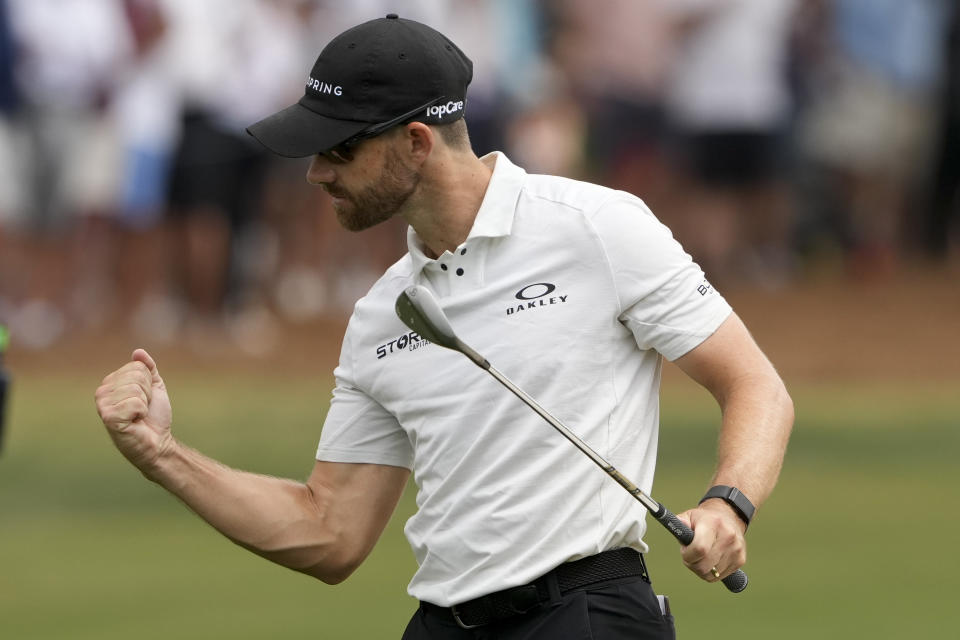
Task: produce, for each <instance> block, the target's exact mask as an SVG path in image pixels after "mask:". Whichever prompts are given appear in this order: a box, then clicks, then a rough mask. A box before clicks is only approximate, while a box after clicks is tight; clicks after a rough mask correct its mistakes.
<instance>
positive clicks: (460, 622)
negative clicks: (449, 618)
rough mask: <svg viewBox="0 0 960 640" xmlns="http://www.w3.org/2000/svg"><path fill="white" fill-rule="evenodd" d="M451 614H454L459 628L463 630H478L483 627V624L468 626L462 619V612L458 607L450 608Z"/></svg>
mask: <svg viewBox="0 0 960 640" xmlns="http://www.w3.org/2000/svg"><path fill="white" fill-rule="evenodd" d="M450 612H451V613H452V614H453V619H454V621H456V623H457V626H458V627H460V628H461V629H476V628H478V627H482V626H483V625H482V624H467V623H466V622H464V621H463V620H462V619H461V618H460V610H459V609H458V608H457V605H453V606H452V607H450Z"/></svg>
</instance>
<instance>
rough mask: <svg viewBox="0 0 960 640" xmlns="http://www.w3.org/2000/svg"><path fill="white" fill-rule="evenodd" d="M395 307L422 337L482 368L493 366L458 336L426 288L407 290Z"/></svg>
mask: <svg viewBox="0 0 960 640" xmlns="http://www.w3.org/2000/svg"><path fill="white" fill-rule="evenodd" d="M394 308H395V310H396V312H397V316H398V317H399V318H400V320H402V321H403V324H405V325H407V326H408V327H410V328H411V329H412V330H414V331H416V332H417V333H418V334H420V337H421V338H426V339H427V340H429V341H430V342H432V343H434V344H438V345H440V346H441V347H446V348H447V349H453V350H454V351H459V352H460V353H462V354H463V355H465V356H467V357H468V358H470V359H471V360H473V362H474V363H475V364H476V365H477V366H479V367H481V368H484V369H488V368H489V367H490V363H489V362H487V360H486V359H485V358H484V357H483V356H481V355H480V354H479V353H477V352H476V351H474V350H473V349H471V348H470V347H469V346H467V345H466V344H465V343H464V342H463V341H462V340H460V339H459V338H458V337H457V334H455V333H454V332H453V327H452V326H450V321H449V320H448V319H447V315H446V314H445V313H444V312H443V309H441V308H440V303H439V302H437V299H436V298H434V297H433V294H432V293H430V290H429V289H427V288H426V287H423V286H421V285H418V284H415V285H412V286H409V287H407V288H406V289H404V290H403V292H401V293H400V295H399V296H397V303H396V305H395V306H394Z"/></svg>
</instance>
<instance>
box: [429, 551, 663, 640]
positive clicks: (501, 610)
mask: <svg viewBox="0 0 960 640" xmlns="http://www.w3.org/2000/svg"><path fill="white" fill-rule="evenodd" d="M636 576H640V577H642V578H643V579H644V580H645V581H647V582H650V577H649V575H648V574H647V566H646V564H644V562H643V554H641V553H640V552H638V551H637V550H635V549H630V548H627V547H624V548H622V549H613V550H612V551H604V552H603V553H598V554H597V555H595V556H589V557H586V558H581V559H580V560H574V561H573V562H567V563H564V564H562V565H560V566H559V567H557V568H556V569H553V570H552V571H550V572H548V573H546V574H545V575H543V576H541V577H539V578H537V579H536V580H534V581H533V582H531V583H530V584H525V585H523V586H519V587H512V588H510V589H504V590H503V591H497V592H496V593H491V594H489V595H485V596H481V597H479V598H475V599H474V600H468V601H467V602H463V603H461V604H457V605H454V606H452V607H440V606H438V605H435V604H431V603H429V602H423V601H421V602H420V607H421V608H422V609H424V610H425V611H427V612H431V613H436V614H439V615H443V616H446V617H447V618H448V619H449V618H450V617H453V619H454V620H455V621H456V623H457V624H458V625H460V626H461V627H463V628H464V629H473V628H474V627H480V626H483V625H485V624H490V623H491V622H497V621H499V620H504V619H506V618H512V617H513V616H518V615H521V614H524V613H527V612H528V611H530V610H532V609H533V608H534V607H536V606H537V605H540V604H543V603H544V602H548V601H549V600H550V599H551V591H552V590H554V589H557V590H558V592H559V593H558V595H563V594H565V593H567V592H569V591H573V590H575V589H582V588H583V587H586V586H588V585H591V584H596V583H598V582H604V581H606V580H616V579H618V578H630V577H636ZM554 585H555V586H554Z"/></svg>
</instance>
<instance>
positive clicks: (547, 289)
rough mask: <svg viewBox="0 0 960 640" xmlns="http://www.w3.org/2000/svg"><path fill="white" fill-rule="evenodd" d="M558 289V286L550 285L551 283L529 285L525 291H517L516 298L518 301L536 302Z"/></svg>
mask: <svg viewBox="0 0 960 640" xmlns="http://www.w3.org/2000/svg"><path fill="white" fill-rule="evenodd" d="M556 288H557V287H556V285H553V284H550V283H549V282H538V283H536V284H528V285H527V286H525V287H524V288H523V289H520V291H517V293H516V296H514V297H516V299H517V300H536V299H537V298H542V297H543V296H545V295H547V294H549V293H553V292H554V290H555V289H556Z"/></svg>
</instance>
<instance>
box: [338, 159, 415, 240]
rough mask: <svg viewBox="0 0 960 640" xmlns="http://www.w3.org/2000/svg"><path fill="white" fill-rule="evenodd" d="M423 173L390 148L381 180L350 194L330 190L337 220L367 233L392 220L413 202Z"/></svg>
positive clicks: (347, 227) (345, 227) (349, 229)
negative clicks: (412, 196) (410, 201)
mask: <svg viewBox="0 0 960 640" xmlns="http://www.w3.org/2000/svg"><path fill="white" fill-rule="evenodd" d="M419 184H420V174H419V173H418V172H417V171H416V170H414V169H411V168H410V167H407V166H405V165H404V164H403V161H402V160H401V159H400V156H399V155H398V154H397V152H396V151H394V150H393V149H388V150H387V152H386V158H385V160H384V164H383V170H382V171H381V172H380V177H379V178H378V179H377V180H376V181H375V182H374V183H373V184H372V185H370V186H369V187H366V188H365V189H363V190H361V191H359V192H357V193H356V194H350V193H347V192H343V191H339V190H328V191H329V192H331V194H332V195H334V196H335V197H338V198H341V199H340V200H339V201H336V200H335V201H334V205H333V208H334V211H336V213H337V220H338V221H339V222H340V224H341V225H342V226H343V228H344V229H347V230H348V231H363V230H364V229H369V228H370V227H373V226H375V225H378V224H380V223H381V222H385V221H387V220H389V219H390V218H392V217H393V216H394V215H396V213H397V212H398V211H399V210H400V209H401V208H402V207H403V205H404V204H405V203H406V202H407V200H409V199H410V196H411V195H413V192H414V191H416V189H417V185H419Z"/></svg>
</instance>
